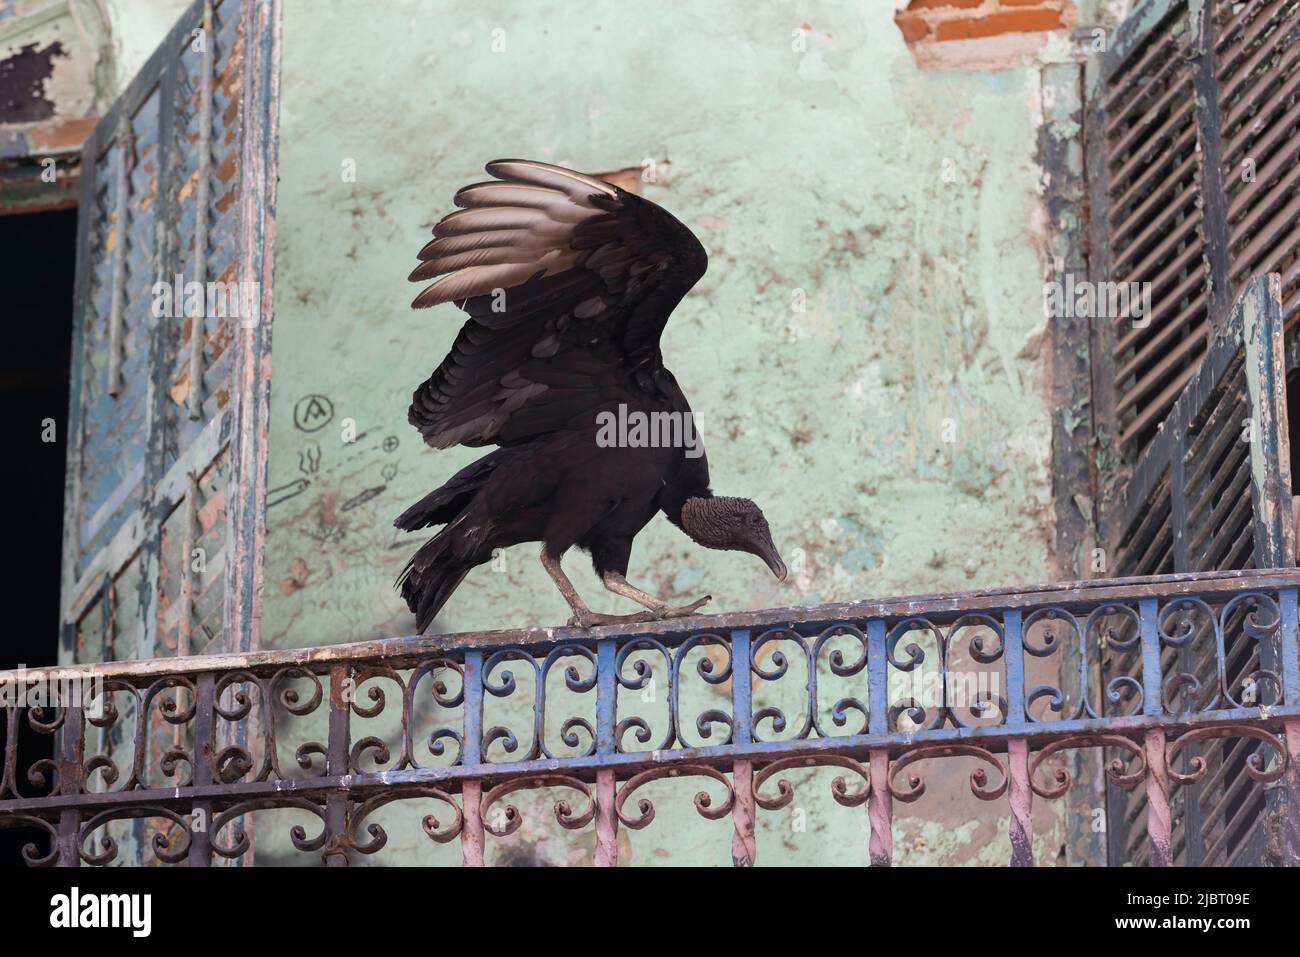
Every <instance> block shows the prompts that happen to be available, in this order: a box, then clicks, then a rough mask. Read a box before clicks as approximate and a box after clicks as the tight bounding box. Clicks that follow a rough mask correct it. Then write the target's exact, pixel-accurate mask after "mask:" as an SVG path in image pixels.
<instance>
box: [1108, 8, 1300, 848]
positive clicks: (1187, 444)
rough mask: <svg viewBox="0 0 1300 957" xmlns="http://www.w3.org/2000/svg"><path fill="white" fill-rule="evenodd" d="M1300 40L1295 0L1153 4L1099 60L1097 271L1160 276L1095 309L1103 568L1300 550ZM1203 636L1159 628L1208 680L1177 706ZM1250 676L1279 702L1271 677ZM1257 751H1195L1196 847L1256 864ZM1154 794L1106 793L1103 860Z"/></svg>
mask: <svg viewBox="0 0 1300 957" xmlns="http://www.w3.org/2000/svg"><path fill="white" fill-rule="evenodd" d="M1298 34H1300V2H1296V0H1288V2H1281V3H1278V2H1265V0H1250V2H1246V3H1232V2H1220V0H1206V2H1204V3H1187V2H1170V0H1149V2H1146V3H1143V4H1141V5H1140V6H1139V7H1138V8H1137V9H1136V10H1135V11H1134V13H1133V15H1132V16H1131V17H1130V18H1129V19H1128V20H1127V21H1126V22H1125V23H1124V24H1123V25H1122V26H1121V27H1120V29H1119V30H1118V31H1117V32H1116V34H1115V36H1114V37H1113V38H1112V40H1111V43H1110V44H1109V49H1108V51H1107V52H1106V53H1105V54H1104V55H1103V56H1101V57H1097V58H1094V60H1093V61H1091V62H1090V63H1089V64H1088V67H1087V71H1086V72H1087V75H1086V82H1085V89H1086V97H1087V122H1086V129H1085V151H1086V154H1087V162H1088V173H1089V207H1090V209H1089V245H1090V250H1089V273H1090V275H1089V278H1090V279H1091V280H1092V281H1094V282H1107V281H1109V282H1124V283H1128V282H1135V283H1150V284H1151V290H1152V296H1151V304H1152V307H1153V308H1152V310H1151V313H1150V315H1148V316H1145V317H1141V319H1140V320H1139V321H1134V317H1132V316H1121V317H1114V316H1112V317H1106V318H1095V319H1094V320H1093V323H1092V326H1093V382H1092V398H1093V407H1094V420H1093V421H1094V433H1095V437H1096V440H1097V449H1096V453H1097V461H1098V466H1099V467H1098V472H1099V476H1098V477H1099V484H1100V488H1099V489H1098V495H1097V501H1098V516H1097V517H1098V526H1099V530H1100V535H1101V540H1102V542H1103V544H1104V546H1105V547H1106V549H1107V552H1108V554H1109V555H1110V556H1111V560H1110V562H1109V571H1110V573H1111V574H1116V575H1123V576H1128V575H1157V574H1163V573H1170V572H1183V571H1203V570H1210V569H1233V568H1250V567H1276V566H1289V565H1293V564H1294V562H1295V543H1294V541H1293V540H1292V532H1291V525H1290V496H1291V484H1290V475H1289V472H1290V468H1289V466H1290V463H1289V452H1288V445H1289V443H1288V435H1287V421H1286V373H1287V372H1288V371H1289V370H1291V369H1294V368H1295V365H1296V358H1297V348H1296V338H1297V337H1296V329H1295V327H1296V324H1297V319H1298V318H1300V265H1298V264H1297V258H1298V251H1300V229H1298V225H1297V224H1298V223H1300V220H1298V219H1297V215H1296V214H1297V207H1296V202H1297V199H1296V197H1297V195H1300V194H1297V192H1296V182H1297V178H1300V148H1298V144H1300V139H1298V138H1297V121H1298V119H1300V96H1298V90H1300V69H1297V64H1298V63H1300V43H1298V42H1296V41H1297V36H1298ZM1270 273H1271V274H1272V275H1271V276H1267V275H1266V274H1270ZM1234 297H1235V299H1236V305H1235V306H1234V305H1233V302H1234ZM1284 330H1285V331H1284ZM1288 347H1289V348H1288ZM1288 355H1289V357H1290V358H1289V360H1288V359H1287V356H1288ZM1225 643H1226V648H1225V652H1226V654H1225V659H1226V660H1225V668H1226V671H1227V675H1226V680H1227V681H1228V682H1229V683H1232V682H1243V681H1250V682H1252V683H1253V681H1254V679H1252V678H1251V677H1250V676H1251V675H1253V674H1255V673H1256V672H1257V671H1258V670H1259V669H1260V668H1263V669H1269V668H1270V667H1272V665H1273V663H1272V662H1270V660H1269V659H1270V656H1271V655H1272V654H1273V649H1271V648H1270V647H1269V646H1268V645H1267V644H1265V645H1264V646H1262V647H1261V645H1260V644H1259V643H1258V642H1256V641H1254V640H1253V639H1251V638H1250V637H1249V636H1248V635H1245V634H1243V633H1242V632H1241V629H1240V628H1238V631H1237V632H1236V633H1234V634H1233V635H1225ZM1211 644H1212V643H1211ZM1211 644H1207V643H1206V641H1205V640H1204V636H1203V635H1198V638H1197V640H1196V641H1193V642H1188V643H1185V644H1182V645H1181V646H1179V645H1176V644H1174V643H1168V644H1166V646H1165V648H1164V653H1165V660H1164V662H1163V665H1164V668H1165V672H1166V675H1176V674H1192V675H1196V676H1197V677H1198V679H1199V680H1200V681H1201V685H1200V686H1199V688H1197V689H1195V690H1193V684H1192V683H1187V682H1182V683H1179V682H1175V683H1174V684H1173V685H1172V686H1167V688H1166V693H1167V695H1168V696H1169V697H1171V698H1173V699H1174V700H1172V701H1167V702H1166V705H1167V706H1168V707H1171V708H1175V709H1178V708H1180V706H1185V704H1186V703H1188V702H1189V699H1187V698H1186V697H1179V696H1180V695H1181V696H1187V695H1199V696H1200V697H1201V698H1204V697H1205V696H1206V695H1210V694H1212V693H1214V688H1215V686H1216V683H1217V677H1216V667H1217V665H1216V658H1215V654H1214V650H1213V648H1212V647H1211ZM1102 668H1103V670H1104V673H1105V676H1106V677H1107V678H1108V679H1109V678H1112V677H1115V678H1118V677H1120V676H1123V675H1125V674H1131V673H1133V671H1134V670H1135V669H1136V662H1135V661H1133V660H1132V656H1131V655H1129V654H1123V653H1115V654H1113V655H1112V656H1110V657H1109V658H1106V659H1103V661H1102ZM1259 685H1260V687H1259V693H1260V694H1262V695H1264V696H1265V700H1267V695H1269V694H1273V693H1274V689H1272V687H1271V685H1270V683H1269V682H1268V681H1260V682H1259ZM1254 751H1255V748H1254V746H1253V742H1250V741H1243V740H1231V739H1224V740H1220V741H1216V742H1213V743H1212V744H1209V745H1207V746H1206V747H1205V748H1204V749H1203V750H1202V749H1198V748H1196V747H1189V748H1188V749H1186V751H1185V752H1184V754H1186V755H1187V758H1186V760H1190V759H1191V758H1192V756H1194V755H1195V754H1197V753H1200V754H1201V756H1202V757H1203V758H1204V760H1206V761H1207V762H1208V763H1209V764H1210V765H1211V768H1212V773H1211V774H1210V775H1209V776H1208V777H1207V778H1206V779H1205V781H1204V782H1203V783H1202V784H1199V785H1190V786H1187V787H1183V788H1178V789H1175V792H1174V794H1173V798H1174V801H1175V816H1176V821H1175V845H1176V851H1177V853H1179V854H1181V855H1182V859H1183V860H1185V861H1186V862H1187V863H1225V862H1234V863H1250V862H1259V861H1261V860H1262V859H1263V856H1264V847H1263V836H1262V835H1263V831H1264V826H1265V825H1264V821H1263V819H1264V815H1263V814H1262V813H1261V812H1262V810H1263V807H1264V801H1265V799H1264V796H1263V793H1262V790H1261V788H1260V787H1259V785H1258V784H1255V783H1254V782H1253V781H1252V780H1251V779H1250V778H1249V776H1248V774H1247V773H1245V763H1246V760H1247V758H1248V757H1249V756H1250V755H1251V754H1253V752H1254ZM1143 800H1144V798H1143V797H1142V795H1141V793H1137V794H1125V793H1124V792H1121V791H1119V790H1117V789H1113V788H1112V789H1111V790H1110V793H1109V794H1108V807H1109V813H1108V843H1109V851H1110V855H1109V856H1110V860H1111V862H1112V863H1123V862H1126V861H1130V860H1136V861H1138V862H1140V861H1141V853H1142V852H1141V850H1140V849H1141V848H1143V847H1145V841H1143V839H1142V835H1141V834H1140V833H1138V830H1139V829H1138V828H1136V827H1133V828H1130V826H1129V822H1133V821H1141V820H1142V819H1143V816H1142V815H1141V814H1140V811H1141V803H1142V801H1143Z"/></svg>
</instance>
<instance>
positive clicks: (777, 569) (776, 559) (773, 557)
mask: <svg viewBox="0 0 1300 957" xmlns="http://www.w3.org/2000/svg"><path fill="white" fill-rule="evenodd" d="M757 555H758V557H759V558H761V559H763V562H764V564H766V565H767V567H768V568H770V569H772V574H773V575H775V576H776V580H777V581H782V582H783V581H785V576H786V568H785V562H783V561H781V555H780V554H779V553H778V552H777V550H776V546H775V545H773V544H772V541H771V539H768V540H767V541H766V542H764V543H763V544H762V545H760V546H759V547H758V552H757Z"/></svg>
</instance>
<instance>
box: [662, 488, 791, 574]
mask: <svg viewBox="0 0 1300 957" xmlns="http://www.w3.org/2000/svg"><path fill="white" fill-rule="evenodd" d="M682 530H683V531H685V532H686V534H687V535H689V536H690V537H691V539H692V540H693V541H694V542H696V543H697V544H699V545H703V546H704V547H705V548H722V549H726V550H728V551H733V552H749V553H750V554H751V555H757V556H758V557H759V558H761V559H763V562H764V563H765V564H766V565H767V567H768V568H770V569H772V574H773V575H775V576H776V577H777V579H778V580H780V581H785V574H786V572H785V562H783V561H781V555H780V553H779V552H777V550H776V545H774V544H773V543H772V531H771V529H769V528H768V527H767V519H766V518H764V517H763V510H762V509H760V508H759V507H758V506H757V505H755V504H754V503H753V502H751V501H750V500H749V499H747V498H726V497H724V496H710V497H708V498H688V499H687V500H686V504H684V505H683V506H682Z"/></svg>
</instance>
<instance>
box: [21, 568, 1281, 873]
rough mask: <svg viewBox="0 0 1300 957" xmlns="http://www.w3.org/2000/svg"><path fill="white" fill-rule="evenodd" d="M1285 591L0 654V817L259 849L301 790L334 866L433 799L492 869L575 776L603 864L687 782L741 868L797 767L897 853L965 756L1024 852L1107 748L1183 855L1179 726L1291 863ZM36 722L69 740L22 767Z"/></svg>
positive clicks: (138, 840) (92, 858)
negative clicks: (1049, 812)
mask: <svg viewBox="0 0 1300 957" xmlns="http://www.w3.org/2000/svg"><path fill="white" fill-rule="evenodd" d="M1298 588H1300V575H1297V572H1296V571H1295V570H1294V569H1292V570H1273V571H1267V570H1266V571H1251V572H1222V573H1213V574H1203V575H1175V576H1163V577H1157V578H1143V579H1128V580H1110V581H1094V582H1075V583H1067V584H1061V585H1046V586H1040V587H1036V588H1031V589H1021V590H1013V589H1003V590H997V591H984V592H971V593H965V594H957V595H943V596H930V597H920V598H903V599H888V600H881V601H864V602H856V603H849V604H838V605H822V606H817V607H812V608H797V609H784V610H777V611H764V612H757V613H744V614H730V615H720V616H712V617H700V618H694V619H684V620H680V621H675V622H663V623H658V624H654V625H649V626H636V625H628V626H619V627H609V628H600V629H594V630H592V631H590V632H587V631H581V630H576V629H555V630H531V631H514V632H493V633H477V634H465V635H449V636H434V637H420V638H394V639H387V640H381V641H367V642H360V643H353V644H345V645H335V646H324V647H317V648H308V649H301V650H291V651H275V652H262V653H254V654H243V655H216V656H199V657H191V658H184V659H177V658H168V659H157V660H150V661H139V662H121V663H105V664H98V665H90V666H84V667H80V668H78V669H76V674H77V675H79V676H80V677H82V678H85V679H89V680H90V690H88V691H85V690H83V692H82V694H81V696H80V697H77V698H71V699H65V700H62V701H58V702H51V701H50V700H45V701H42V700H38V699H36V698H34V697H32V695H31V694H30V692H32V691H33V689H37V688H40V687H47V688H48V687H51V686H56V685H58V683H59V680H60V679H61V678H63V679H67V678H69V676H70V675H71V674H72V673H73V669H67V668H65V669H34V670H31V671H27V672H5V673H0V688H2V689H4V691H5V694H6V697H5V699H4V705H5V720H4V722H3V730H4V767H3V774H2V775H0V826H7V827H26V828H32V829H35V830H36V831H38V832H43V833H44V835H46V836H47V838H48V840H49V849H48V851H47V850H45V849H44V848H42V847H41V843H40V838H35V839H33V841H32V842H31V843H30V844H29V845H28V846H27V849H26V851H25V852H24V853H25V857H26V858H27V860H28V863H31V864H38V865H46V864H59V865H69V866H75V865H77V864H79V863H87V864H106V863H109V862H110V861H113V860H117V859H119V858H124V857H125V854H124V853H122V852H121V848H120V842H121V840H123V839H129V840H131V841H132V846H133V851H132V853H139V854H140V856H141V859H143V860H146V861H148V862H153V861H154V860H157V861H161V862H164V863H179V862H182V861H187V862H188V863H190V864H191V865H200V866H201V865H207V864H210V863H212V862H213V861H214V859H232V858H238V857H242V856H244V855H245V854H246V853H247V852H248V849H249V846H250V841H249V838H248V830H249V829H248V827H247V826H246V823H245V818H247V817H248V816H249V815H251V814H253V813H254V812H257V811H261V810H266V809H275V808H279V809H283V808H293V809H297V810H298V811H299V812H302V813H305V814H308V815H310V816H311V817H312V818H314V819H316V820H317V821H319V827H318V828H313V829H307V828H303V827H295V828H293V829H292V831H291V833H290V840H291V842H292V844H293V845H294V846H295V847H296V848H297V849H298V850H299V851H301V852H306V853H312V854H315V853H319V854H320V855H321V856H322V858H323V859H324V861H325V862H327V863H329V864H343V863H348V862H351V861H356V860H358V859H360V858H361V857H363V856H366V855H371V854H376V853H378V852H379V851H381V849H382V848H383V847H384V846H385V844H386V842H387V834H386V832H385V831H384V829H383V828H382V827H381V826H380V825H378V824H377V823H375V822H374V819H373V818H372V815H374V814H375V812H377V811H378V810H379V809H380V808H382V807H385V806H389V805H394V806H396V808H397V809H398V810H400V809H401V808H402V807H403V806H405V807H407V808H415V807H417V806H418V807H420V808H422V809H424V808H427V805H428V803H429V802H430V801H433V802H436V805H437V806H439V807H441V808H445V812H443V811H440V812H439V814H440V815H441V820H440V819H439V818H437V817H435V816H434V815H427V816H423V818H422V829H423V832H424V834H425V835H427V836H428V837H429V838H430V839H432V840H433V841H436V842H442V843H446V842H451V841H455V840H459V842H460V844H461V848H462V856H463V860H464V863H466V864H469V865H478V864H482V863H483V862H484V857H485V846H486V843H487V841H488V839H489V838H495V837H500V836H504V835H506V834H509V833H510V832H512V831H514V830H516V829H517V828H518V827H519V825H520V822H521V815H520V813H519V811H518V810H517V809H516V808H514V807H513V806H511V805H509V804H508V803H506V802H505V799H506V798H507V796H508V795H510V794H512V793H514V792H518V791H520V790H523V789H528V788H548V789H559V790H561V791H563V792H565V795H564V797H565V799H563V800H559V801H557V802H556V803H555V805H554V816H555V819H556V821H557V822H558V825H560V826H562V827H564V828H567V829H586V828H591V829H593V830H594V832H595V852H594V857H595V862H596V863H597V864H601V865H613V864H615V863H617V860H618V853H619V852H618V846H619V845H618V840H617V836H618V829H619V828H620V827H627V828H634V829H635V828H641V827H645V826H646V825H648V824H649V823H650V822H651V820H652V819H653V817H654V815H655V809H654V806H653V804H652V803H651V801H650V800H648V799H647V798H646V797H645V795H644V793H640V794H639V793H638V792H640V791H641V789H642V787H643V786H644V785H646V784H648V783H649V782H651V781H655V780H658V779H662V778H670V777H676V778H687V777H694V778H699V779H700V783H701V785H702V787H703V788H704V789H705V790H701V791H699V793H698V794H696V796H695V798H694V805H695V808H696V809H697V810H698V812H699V813H700V814H701V815H703V816H704V817H705V818H709V819H722V818H727V817H730V819H731V821H732V829H733V840H732V856H733V860H734V862H735V863H736V864H750V863H753V862H754V860H755V856H756V854H757V853H758V851H759V850H760V849H761V848H760V847H759V846H758V845H759V844H761V842H760V841H758V840H757V839H756V837H755V824H756V815H757V814H758V813H759V812H760V811H771V810H776V809H780V808H783V807H787V806H789V805H790V803H791V801H792V800H793V788H792V786H791V785H790V783H789V780H788V777H787V775H788V776H789V777H794V776H795V775H794V774H793V773H792V772H794V771H795V770H796V769H803V768H814V767H819V766H830V767H833V768H836V769H838V771H839V772H840V774H839V776H837V777H836V778H835V779H834V781H833V782H832V784H831V787H830V794H829V797H830V798H831V799H833V800H834V801H836V802H838V803H839V804H842V805H847V806H851V807H856V806H865V807H866V813H865V814H864V826H865V827H866V828H867V829H869V832H870V834H869V841H868V846H869V857H870V861H871V863H873V864H877V865H887V864H889V863H891V861H892V859H893V856H894V855H893V834H892V820H893V804H894V802H896V801H900V802H908V801H913V800H915V799H916V798H918V797H919V796H920V795H921V794H922V792H923V791H924V788H925V784H924V781H923V779H922V776H921V774H920V773H919V770H918V763H919V762H922V761H926V760H928V759H946V760H949V759H951V760H956V759H965V760H966V761H968V762H970V761H973V762H974V763H975V764H976V765H977V767H976V769H975V770H974V771H973V772H972V773H971V774H970V777H969V783H970V789H971V791H972V792H973V794H974V795H975V796H976V797H977V798H980V799H981V800H984V801H987V802H990V808H991V813H995V814H1005V815H1006V816H1007V818H1008V819H1009V825H1010V828H1009V830H1010V837H1011V855H1010V863H1012V864H1014V865H1028V864H1031V863H1033V853H1032V845H1031V835H1032V828H1033V811H1034V802H1035V800H1036V799H1039V800H1053V799H1056V798H1059V797H1061V796H1062V795H1064V794H1065V793H1066V792H1067V790H1068V789H1069V788H1070V787H1071V786H1080V787H1082V786H1084V784H1082V783H1076V782H1074V781H1073V779H1072V776H1071V774H1070V772H1069V770H1067V768H1066V766H1065V764H1064V763H1063V762H1062V759H1063V757H1064V756H1066V755H1069V754H1077V753H1079V752H1086V751H1096V750H1100V751H1101V753H1102V755H1103V756H1104V757H1105V759H1106V760H1105V763H1104V776H1105V778H1106V779H1107V780H1108V782H1109V783H1110V784H1111V785H1114V786H1120V787H1125V788H1139V787H1140V788H1144V789H1145V791H1146V796H1147V801H1146V810H1145V814H1146V822H1145V826H1146V831H1147V839H1148V841H1149V842H1150V855H1149V859H1150V861H1151V862H1152V863H1154V864H1164V865H1168V864H1173V863H1177V862H1178V861H1179V858H1180V852H1179V849H1178V848H1177V847H1175V846H1172V845H1171V841H1170V834H1171V827H1172V821H1173V819H1174V818H1175V817H1176V816H1177V814H1178V810H1177V808H1178V802H1177V801H1176V800H1173V798H1174V797H1175V796H1176V794H1177V791H1178V789H1179V788H1180V787H1182V786H1183V785H1185V784H1188V783H1190V782H1194V781H1198V780H1200V779H1201V778H1202V777H1203V776H1204V775H1205V767H1204V763H1203V762H1200V761H1199V759H1198V758H1196V757H1195V755H1194V752H1195V750H1196V749H1195V748H1190V747H1189V746H1190V745H1193V744H1195V743H1197V742H1203V741H1205V740H1206V739H1210V738H1220V737H1232V738H1237V739H1242V740H1244V741H1246V742H1247V744H1248V745H1250V746H1251V747H1253V748H1254V753H1253V754H1252V756H1251V757H1250V758H1249V760H1247V762H1246V772H1247V773H1248V774H1249V775H1250V776H1251V777H1252V778H1254V779H1255V780H1256V781H1262V782H1266V783H1267V784H1268V786H1269V788H1270V795H1271V796H1270V802H1269V808H1268V813H1269V814H1271V815H1273V816H1274V817H1275V825H1276V826H1274V827H1272V828H1271V829H1270V834H1271V835H1272V837H1271V845H1270V855H1271V858H1272V859H1273V860H1274V861H1275V862H1277V863H1285V864H1296V863H1300V824H1298V821H1300V773H1298V771H1300V648H1298V645H1297V589H1298ZM1243 640H1247V641H1254V642H1258V643H1259V645H1260V660H1261V666H1260V668H1259V670H1257V671H1255V672H1253V673H1252V674H1250V675H1245V676H1241V677H1240V678H1237V679H1233V680H1231V681H1230V680H1229V679H1227V678H1226V677H1225V675H1226V674H1227V670H1226V669H1225V663H1224V648H1225V642H1226V643H1229V644H1231V643H1232V642H1235V641H1243ZM1130 649H1136V650H1138V651H1140V656H1141V661H1142V667H1141V670H1140V673H1139V674H1137V675H1136V676H1122V677H1118V678H1114V679H1111V680H1110V681H1109V682H1107V683H1106V684H1105V685H1099V682H1098V679H1097V678H1096V675H1097V674H1098V673H1099V671H1098V668H1097V662H1098V660H1099V657H1100V656H1102V655H1108V654H1112V653H1119V652H1123V651H1124V650H1130ZM1189 651H1190V652H1192V653H1193V654H1194V655H1195V656H1200V655H1208V656H1210V657H1211V658H1213V659H1214V660H1215V661H1217V667H1216V668H1215V669H1214V673H1215V674H1216V675H1217V678H1216V680H1217V683H1218V687H1217V688H1216V689H1215V691H1214V693H1213V694H1210V695H1208V696H1207V695H1206V694H1205V688H1204V687H1203V686H1202V682H1200V681H1199V680H1198V679H1197V678H1196V677H1195V676H1193V675H1191V674H1189V673H1186V672H1183V671H1180V670H1179V668H1180V662H1183V661H1185V660H1187V659H1186V655H1187V653H1188V652H1189ZM742 676H743V679H744V680H737V679H740V678H742ZM1035 681H1037V682H1038V683H1037V684H1031V682H1035ZM65 684H66V682H65ZM20 692H22V693H28V697H27V698H25V699H24V698H23V697H22V696H21V694H20ZM390 699H391V700H390ZM1192 701H1197V702H1205V703H1204V704H1203V706H1200V707H1198V708H1197V710H1184V709H1185V708H1186V707H1187V705H1188V703H1190V702H1192ZM294 722H297V724H294ZM291 724H293V725H294V727H295V728H296V729H297V730H296V731H295V735H294V741H299V742H300V743H297V744H296V746H295V745H294V743H293V742H292V741H290V742H288V743H286V731H285V729H286V728H287V727H289V726H290V725H291ZM24 726H25V728H26V730H25V731H24ZM306 730H310V731H312V732H314V734H315V736H313V737H312V738H311V739H310V740H303V737H304V736H305V734H304V733H303V732H305V731H306ZM367 731H374V732H380V733H366V732H367ZM33 733H34V734H35V735H36V736H37V737H38V738H39V737H40V736H48V737H47V738H45V740H47V741H49V742H50V743H51V744H53V745H55V747H54V748H52V749H51V750H52V756H50V757H42V758H40V759H39V760H35V761H31V762H25V761H24V760H23V755H22V753H20V752H21V749H20V739H21V740H22V741H30V740H31V738H32V734H33ZM24 735H26V736H25V737H24ZM286 749H291V751H292V755H293V760H292V761H290V760H288V759H287V755H286V754H283V753H282V752H284V751H285V750H286ZM1185 749H1187V750H1185ZM23 767H27V768H28V770H27V771H26V772H25V773H20V769H21V768H23ZM927 773H928V772H927ZM1095 783H1096V784H1097V786H1100V783H1101V782H1095ZM634 797H635V798H636V800H633V798H634ZM575 798H576V800H575ZM660 800H661V801H662V798H660ZM404 802H412V803H404ZM122 822H128V823H130V824H131V827H133V828H134V827H137V824H136V822H145V823H144V824H141V825H139V826H141V827H144V830H129V829H128V830H123V825H122ZM115 829H116V830H115ZM313 830H317V831H318V833H314V834H313V833H312V831H313ZM263 833H270V832H263V831H259V842H260V840H261V837H260V835H261V834H263ZM123 835H125V838H124V837H123ZM146 845H147V849H144V850H142V849H143V848H146ZM259 846H260V843H259Z"/></svg>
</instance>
